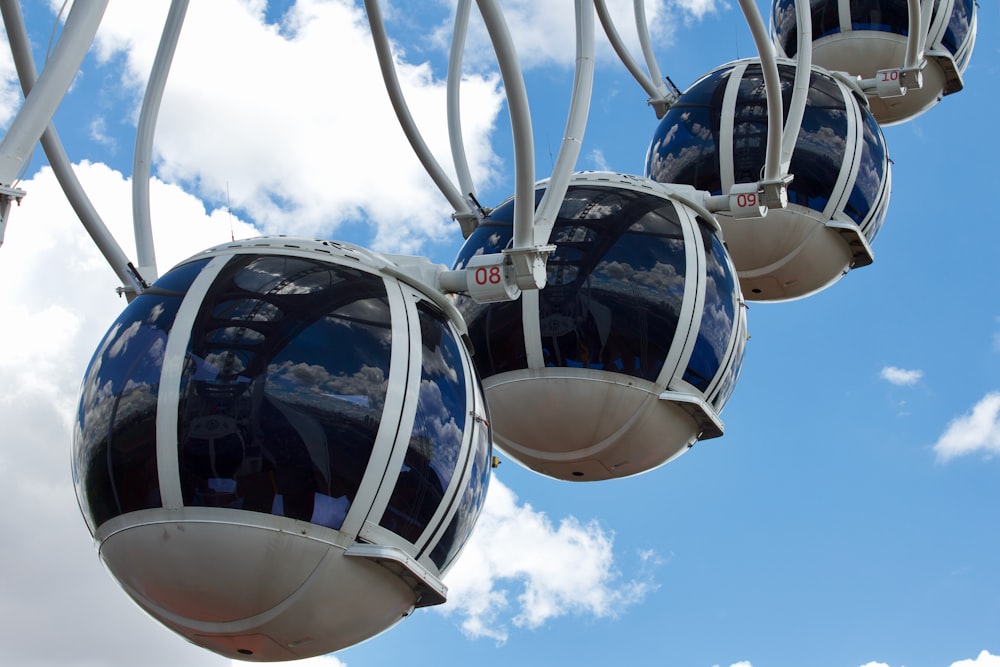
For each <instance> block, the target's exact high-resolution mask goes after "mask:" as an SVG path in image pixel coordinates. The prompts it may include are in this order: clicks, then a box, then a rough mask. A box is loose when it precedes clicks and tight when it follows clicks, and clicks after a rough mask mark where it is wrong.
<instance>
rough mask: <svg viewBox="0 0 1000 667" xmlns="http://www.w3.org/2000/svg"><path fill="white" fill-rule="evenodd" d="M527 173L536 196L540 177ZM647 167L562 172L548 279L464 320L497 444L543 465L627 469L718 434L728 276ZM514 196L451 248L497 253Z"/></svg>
mask: <svg viewBox="0 0 1000 667" xmlns="http://www.w3.org/2000/svg"><path fill="white" fill-rule="evenodd" d="M545 185H546V184H545V182H542V183H540V184H539V185H538V188H537V191H536V195H537V196H538V197H540V196H541V195H542V194H543V193H544V191H545ZM690 192H691V189H690V188H688V189H685V188H681V187H677V188H673V187H670V186H663V185H660V184H657V183H653V182H652V181H649V180H648V179H644V178H639V177H633V176H621V175H618V174H611V173H603V172H592V173H581V174H576V175H574V176H573V178H572V180H571V182H570V186H569V189H568V191H567V194H566V197H565V200H564V201H563V204H562V206H561V209H560V211H559V213H558V217H557V219H556V221H555V224H554V227H553V229H552V231H551V235H550V239H549V240H550V242H551V243H553V244H555V245H556V248H557V249H556V251H555V253H554V254H553V255H552V256H551V257H550V258H549V259H548V263H547V283H546V285H545V287H544V288H543V289H542V290H540V291H534V292H532V291H526V292H524V293H523V294H522V295H521V298H520V300H518V301H511V302H501V303H486V304H482V303H477V302H475V301H473V300H472V299H471V298H469V297H467V296H460V297H458V298H457V301H456V305H457V306H458V308H459V310H460V311H461V312H462V314H463V315H464V316H465V318H466V322H467V324H468V327H469V336H470V338H471V339H472V342H473V348H474V350H475V356H474V357H473V359H474V361H475V364H476V368H477V369H478V370H479V373H480V375H481V377H482V378H483V386H484V388H485V391H486V398H487V401H488V402H489V404H490V414H491V417H492V426H493V436H494V441H495V444H496V446H497V447H498V448H499V449H502V450H503V451H504V452H505V453H507V454H508V455H509V456H510V457H511V458H513V459H515V460H517V461H518V462H520V463H522V464H523V465H525V466H527V467H528V468H531V469H533V470H536V471H538V472H540V473H542V474H544V475H547V476H550V477H554V478H558V479H564V480H571V481H591V480H603V479H609V478H616V477H626V476H629V475H634V474H637V473H641V472H644V471H647V470H650V469H652V468H654V467H656V466H658V465H661V464H663V463H665V462H667V461H669V460H670V459H672V458H674V457H676V456H678V455H679V454H681V453H683V452H684V451H686V449H687V448H688V447H689V446H690V445H691V444H693V443H694V442H695V440H697V439H699V438H711V437H715V436H719V435H721V434H722V430H723V428H722V423H721V421H719V418H718V412H719V411H720V410H721V409H722V407H723V405H725V403H726V401H727V400H728V399H729V396H730V394H731V392H732V390H733V387H734V386H735V384H736V381H737V378H738V376H739V370H740V368H741V366H742V362H743V352H744V345H745V342H746V318H745V312H744V307H743V303H742V298H741V295H740V291H739V285H738V283H737V280H736V275H735V271H734V269H733V267H732V264H731V262H730V260H729V256H728V254H727V253H726V250H725V248H724V246H723V244H722V240H721V238H720V236H719V234H718V228H717V225H716V223H715V220H714V218H713V217H712V216H711V214H710V213H707V212H704V215H702V214H700V213H699V212H698V211H696V210H694V209H693V208H692V207H690V206H688V205H687V204H685V203H684V201H683V199H682V196H681V195H679V194H678V193H688V195H690ZM512 221H513V200H508V201H507V202H505V203H503V204H501V205H500V206H499V207H498V208H496V209H495V210H493V211H492V212H491V213H490V215H489V216H488V217H487V218H486V219H485V220H484V221H483V222H482V224H481V225H480V226H479V227H478V228H477V229H476V230H475V232H474V233H473V234H472V235H471V236H470V237H469V238H468V240H467V241H466V243H465V245H464V246H463V248H462V250H461V251H460V253H459V255H458V258H457V260H456V262H455V268H456V269H462V268H464V267H465V266H466V265H467V263H468V262H469V260H470V259H471V258H473V257H475V256H476V255H480V254H491V253H498V252H501V251H502V250H503V249H504V248H505V247H507V245H508V244H509V243H510V241H511V239H512V235H513V225H512Z"/></svg>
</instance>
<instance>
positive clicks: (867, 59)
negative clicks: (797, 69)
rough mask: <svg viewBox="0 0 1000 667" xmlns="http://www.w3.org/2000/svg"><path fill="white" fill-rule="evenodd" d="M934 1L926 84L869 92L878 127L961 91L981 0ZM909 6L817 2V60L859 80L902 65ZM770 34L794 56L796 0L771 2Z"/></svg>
mask: <svg viewBox="0 0 1000 667" xmlns="http://www.w3.org/2000/svg"><path fill="white" fill-rule="evenodd" d="M932 1H934V9H933V12H932V15H931V20H930V23H929V25H927V26H926V30H925V34H926V40H927V41H926V45H925V48H924V53H925V57H926V60H927V65H926V67H925V68H924V69H923V72H922V76H923V85H922V86H921V87H920V88H913V87H910V88H908V89H907V91H906V94H905V95H902V96H895V97H882V98H880V97H879V96H878V95H870V96H869V102H870V104H871V110H872V114H874V116H875V119H876V120H877V121H878V122H879V123H880V124H881V125H892V124H895V123H900V122H903V121H906V120H909V119H911V118H914V117H916V116H918V115H920V114H922V113H924V112H925V111H927V110H928V109H930V108H931V107H933V106H934V105H936V104H937V103H938V102H939V101H940V100H941V98H942V97H944V96H945V95H950V94H952V93H956V92H958V91H960V90H961V89H962V88H963V82H962V74H963V73H964V72H965V68H966V66H967V65H968V63H969V58H970V57H971V56H972V49H973V47H974V46H975V42H976V2H975V0H932ZM906 5H907V3H906V0H812V1H811V2H810V9H811V16H812V36H813V39H812V44H813V64H815V65H818V66H820V67H824V68H826V69H828V70H833V71H840V72H848V73H850V74H852V75H855V76H859V77H861V78H862V79H873V78H875V77H876V73H877V72H878V71H879V70H887V69H891V68H896V67H901V66H902V65H903V62H904V58H905V56H906V40H907V35H909V32H910V28H909V23H910V21H909V16H908V14H907V8H906ZM771 39H772V42H773V43H774V46H775V50H776V51H777V53H778V55H781V56H787V57H789V58H793V57H795V55H796V53H797V52H798V41H797V40H798V25H797V21H796V17H795V0H772V4H771ZM880 76H882V75H880ZM884 76H889V75H888V74H886V75H884Z"/></svg>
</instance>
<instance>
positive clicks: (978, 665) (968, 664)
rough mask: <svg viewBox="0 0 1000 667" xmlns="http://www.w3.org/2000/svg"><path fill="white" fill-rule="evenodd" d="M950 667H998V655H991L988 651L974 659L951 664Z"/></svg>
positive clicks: (999, 663) (999, 656) (999, 660)
mask: <svg viewBox="0 0 1000 667" xmlns="http://www.w3.org/2000/svg"><path fill="white" fill-rule="evenodd" d="M951 667H1000V655H993V654H991V653H990V652H989V651H982V652H980V654H979V655H978V656H976V657H975V658H968V659H966V660H959V661H958V662H953V663H951Z"/></svg>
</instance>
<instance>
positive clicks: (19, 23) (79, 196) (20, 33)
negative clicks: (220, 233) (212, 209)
mask: <svg viewBox="0 0 1000 667" xmlns="http://www.w3.org/2000/svg"><path fill="white" fill-rule="evenodd" d="M0 13H2V15H3V24H4V27H5V28H6V30H7V38H8V41H9V42H10V48H11V53H12V55H13V56H14V65H15V67H16V68H17V74H18V78H20V80H21V87H22V89H23V90H24V94H25V96H27V95H28V93H29V92H30V91H31V89H32V86H34V85H35V80H36V79H37V71H36V69H35V61H34V57H33V56H32V54H31V43H30V42H29V40H28V33H27V31H26V30H25V27H24V19H23V17H22V16H21V7H20V3H18V2H16V1H13V0H2V1H0ZM42 148H43V149H44V150H45V155H46V156H47V157H48V159H49V164H50V165H51V166H52V171H53V173H55V175H56V180H58V181H59V185H60V186H61V187H62V189H63V192H64V193H65V194H66V199H67V200H69V203H70V205H71V206H72V207H73V210H74V211H75V212H76V215H77V217H78V218H80V222H81V223H83V226H84V228H85V229H86V230H87V232H88V233H89V234H90V238H91V239H93V241H94V243H95V244H96V245H97V248H98V250H100V251H101V254H103V255H104V259H105V260H107V262H108V264H110V265H111V268H112V270H114V272H115V274H116V275H117V276H118V278H119V280H121V281H122V285H123V288H122V290H123V291H124V292H125V294H126V295H127V296H128V297H129V298H130V300H131V297H134V296H135V295H138V294H141V293H142V291H143V290H144V289H145V287H146V285H145V282H144V281H143V279H142V277H141V276H140V275H139V274H138V273H137V272H136V269H135V267H134V266H133V265H132V262H130V261H129V259H128V257H127V256H126V255H125V253H124V251H122V249H121V246H119V245H118V242H117V241H115V238H114V237H113V236H112V235H111V232H110V231H109V230H108V228H107V226H105V224H104V221H103V220H101V217H100V215H98V213H97V211H96V209H95V208H94V205H93V204H92V203H91V201H90V199H89V198H88V197H87V194H86V192H84V190H83V186H82V185H81V184H80V181H79V180H78V179H77V177H76V174H75V173H73V168H72V166H71V165H70V161H69V158H68V157H67V155H66V151H65V150H64V149H63V146H62V142H61V141H60V140H59V135H58V134H56V130H55V127H53V125H52V124H51V123H49V125H48V127H47V128H46V129H45V133H44V134H42Z"/></svg>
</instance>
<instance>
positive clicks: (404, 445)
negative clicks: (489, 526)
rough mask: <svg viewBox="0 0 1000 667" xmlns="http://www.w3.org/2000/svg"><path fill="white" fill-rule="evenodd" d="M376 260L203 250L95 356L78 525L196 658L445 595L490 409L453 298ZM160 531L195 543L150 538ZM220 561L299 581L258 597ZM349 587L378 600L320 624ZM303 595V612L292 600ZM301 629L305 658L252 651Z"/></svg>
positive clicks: (380, 621)
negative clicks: (238, 628) (231, 622)
mask: <svg viewBox="0 0 1000 667" xmlns="http://www.w3.org/2000/svg"><path fill="white" fill-rule="evenodd" d="M384 264H385V261H384V260H381V261H379V260H377V259H373V258H372V256H370V255H369V254H366V252H365V251H361V250H360V249H351V248H347V247H345V246H341V245H335V244H325V243H321V242H306V241H301V242H300V241H295V242H290V241H287V240H284V239H282V240H277V241H273V242H271V241H267V240H263V241H260V240H258V241H256V242H253V243H244V244H233V245H232V246H230V247H227V248H225V249H216V250H214V251H209V252H208V253H206V254H205V255H203V256H201V257H199V258H196V259H194V260H192V261H190V262H188V263H185V264H182V265H180V266H179V267H177V268H176V269H174V270H173V271H171V272H169V273H167V274H166V275H164V276H163V277H162V278H161V279H160V280H159V281H157V283H156V284H155V285H154V286H153V287H152V288H150V289H148V290H147V291H145V292H144V293H143V294H141V295H140V296H138V297H137V298H136V299H135V300H134V301H133V302H132V303H131V304H129V306H128V307H127V308H126V310H125V311H124V312H123V313H122V315H121V316H120V317H119V318H118V320H117V321H116V322H115V323H114V324H113V325H112V327H111V329H110V330H109V332H108V334H107V335H106V336H105V338H104V340H103V341H102V342H101V345H100V346H99V348H98V350H97V352H96V353H95V355H94V358H93V360H92V361H91V364H90V366H89V368H88V370H87V373H86V376H85V378H84V382H83V387H82V390H81V399H80V406H79V410H78V413H77V425H76V429H75V438H74V453H73V462H74V465H73V470H74V479H75V482H76V488H77V496H78V498H79V501H80V506H81V508H82V510H83V514H84V517H85V519H86V520H87V523H88V526H89V527H90V530H91V532H92V533H93V534H94V535H95V537H96V538H97V540H98V542H99V543H100V545H101V555H102V557H103V558H104V559H105V561H106V562H107V563H108V565H109V568H110V569H111V570H112V572H113V573H114V574H115V576H116V577H117V578H118V579H119V580H120V581H121V582H122V584H123V587H124V588H125V589H126V591H128V592H129V593H130V594H131V595H133V597H134V598H135V599H136V601H137V602H139V604H140V605H142V606H143V607H144V608H146V609H147V611H150V613H152V614H153V615H154V616H156V617H157V618H159V619H160V620H161V621H163V622H165V623H166V624H167V625H168V626H170V627H172V628H173V629H175V630H176V631H178V632H180V633H181V634H184V635H185V636H187V637H189V638H190V639H191V640H192V641H194V642H195V643H198V644H200V645H203V646H207V647H208V648H211V649H213V650H216V651H218V652H220V653H223V654H224V655H232V656H234V657H238V656H246V655H254V656H256V657H257V659H289V658H291V657H305V656H306V655H317V654H318V653H317V652H319V653H327V652H329V651H331V650H335V649H334V648H331V646H334V645H337V647H343V646H346V645H349V644H351V643H355V642H356V641H360V640H361V639H364V638H366V637H367V636H371V635H372V634H375V633H377V632H381V631H382V630H384V629H385V628H386V627H388V625H391V624H392V623H394V622H396V621H397V620H399V618H401V617H402V616H403V615H405V614H406V613H409V612H408V609H410V608H412V607H413V606H425V605H428V604H435V603H440V602H442V601H443V600H444V587H443V585H441V584H440V581H439V577H440V575H441V574H442V573H443V572H444V571H445V570H446V569H447V568H448V567H449V566H450V564H451V563H452V562H453V561H454V559H455V558H456V557H457V555H458V554H459V553H460V551H461V549H462V547H463V546H464V544H465V542H466V540H467V539H468V537H469V535H470V533H471V530H472V527H473V526H474V524H475V521H476V518H477V517H478V515H479V512H480V510H481V508H482V504H483V502H484V499H485V492H486V487H487V484H488V481H489V476H490V458H491V457H490V447H491V438H490V435H489V431H488V426H487V424H488V421H487V414H486V407H485V401H484V398H483V395H482V388H481V386H480V383H479V380H478V377H477V375H476V373H475V371H474V369H473V367H472V365H471V360H470V358H469V354H468V352H467V350H466V349H465V345H464V343H463V342H462V332H461V331H460V330H459V329H458V328H456V326H461V327H463V328H464V325H463V324H462V322H461V319H460V316H459V315H458V313H457V312H456V311H454V309H453V307H452V306H451V304H450V302H448V301H446V300H445V299H443V298H441V297H440V295H439V294H437V293H436V292H435V291H434V290H433V289H432V288H424V286H422V285H420V284H419V283H417V282H416V281H414V282H412V283H407V282H403V281H401V280H398V279H396V278H393V277H389V276H387V275H383V274H381V273H380V272H379V271H378V266H379V265H384ZM411 323H412V324H411ZM168 526H175V527H176V528H177V530H178V537H177V539H176V540H174V542H179V543H182V544H183V543H184V540H188V542H187V543H186V546H184V547H183V548H181V547H177V549H178V551H177V552H176V553H171V552H170V551H169V549H164V550H162V551H158V550H156V549H153V547H152V546H149V545H147V544H146V541H147V540H148V537H145V535H146V533H147V532H149V531H150V530H152V531H154V532H155V531H156V530H169V528H167V527H168ZM212 526H214V527H215V528H212ZM157 527H159V528H157ZM275 531H278V532H275ZM278 535H280V536H283V537H282V538H281V540H279V542H282V543H285V542H287V544H283V546H282V548H277V547H275V540H277V539H278V538H277V536H278ZM155 544H156V542H154V543H153V546H155ZM146 549H150V550H151V552H150V553H148V554H145V557H144V558H137V555H138V554H139V553H141V552H143V551H144V550H146ZM255 549H260V550H261V551H260V552H259V553H255V552H254V550H255ZM331 550H332V551H331ZM333 553H336V554H338V555H339V556H343V558H339V559H334V558H332V554H333ZM209 554H211V555H212V559H213V561H212V562H213V563H215V562H216V561H218V563H219V565H217V567H219V568H221V571H219V572H215V573H212V574H211V577H209V573H211V568H203V567H202V566H201V565H200V563H199V558H200V557H208V556H209ZM226 554H228V555H229V556H230V557H231V558H233V559H243V561H241V562H244V561H245V562H249V563H253V564H254V565H255V566H256V567H257V568H260V571H259V572H258V573H257V576H260V577H263V578H272V579H274V580H277V581H281V580H282V579H281V577H282V574H281V573H282V572H283V570H284V571H285V572H284V576H286V577H287V578H288V581H285V582H284V583H283V584H281V586H278V588H281V590H277V589H275V590H274V591H272V592H271V595H270V597H269V596H268V595H266V594H261V592H260V591H259V590H258V591H256V592H254V589H255V588H258V587H259V585H258V584H256V583H254V582H253V581H242V582H241V581H234V580H233V578H234V577H236V576H237V574H234V573H239V574H242V575H248V574H251V572H250V571H247V570H246V568H242V567H237V566H235V561H233V562H230V563H229V564H228V565H229V566H230V568H227V567H225V561H226ZM293 555H295V558H297V559H298V560H295V558H292V556H293ZM278 556H281V558H279V559H278V561H276V562H271V560H272V559H274V558H277V557H278ZM350 556H356V558H349V557H350ZM317 559H318V560H317ZM369 562H370V563H372V565H367V564H365V563H369ZM376 563H392V564H393V565H392V566H385V567H384V566H382V565H377V564H376ZM213 567H216V566H213ZM248 567H249V566H248ZM265 568H266V570H265ZM358 568H361V569H360V571H357V572H355V570H358ZM372 568H373V569H372ZM272 569H273V570H274V572H273V574H272V572H271V570H272ZM290 572H291V573H290ZM295 572H297V573H295ZM165 577H166V578H167V579H169V581H170V583H169V585H168V584H167V581H166V579H165ZM349 577H353V578H355V579H356V581H354V580H352V583H351V584H350V585H348V586H347V587H348V588H350V586H368V587H369V588H370V591H369V593H368V594H367V596H368V597H367V598H366V600H367V601H366V603H365V604H362V605H359V606H357V607H356V606H355V603H354V602H353V601H352V602H351V603H350V604H343V605H340V607H341V610H340V612H339V615H338V614H337V613H331V612H330V611H329V610H327V611H324V612H323V613H322V614H319V613H318V612H317V610H316V608H315V605H316V604H319V602H317V601H318V600H322V598H323V597H324V596H329V595H330V594H331V591H330V588H329V587H330V583H329V582H328V583H326V584H323V583H322V582H321V581H317V580H322V579H324V578H326V579H329V580H330V581H331V582H335V585H336V587H337V588H338V589H340V588H342V587H343V586H345V583H344V580H345V579H346V578H349ZM372 579H375V580H378V581H376V582H373V581H372ZM386 580H388V581H386ZM366 581H367V583H363V582H366ZM274 585H275V584H267V585H266V586H265V588H266V587H267V586H274ZM186 587H187V588H186ZM240 587H243V588H245V589H246V590H247V591H250V592H248V593H247V594H246V596H247V597H246V599H243V598H241V597H240V596H241V595H242V594H241V593H239V592H235V591H237V590H238V589H239V588H240ZM168 588H169V590H168ZM311 589H315V590H314V591H313V590H311ZM324 589H325V590H324ZM379 590H382V591H383V594H384V599H383V600H381V601H380V600H379ZM306 591H308V592H306ZM293 594H294V595H295V596H296V599H297V600H300V603H297V605H290V606H289V605H287V603H285V602H282V600H285V599H286V598H288V596H289V595H293ZM188 595H190V596H193V597H191V598H188V597H187V596H188ZM213 596H215V597H213ZM346 599H351V598H346ZM261 600H269V602H268V603H269V604H278V605H284V606H288V608H287V609H285V611H283V612H281V613H274V611H275V610H274V609H270V608H268V607H267V605H264V606H260V605H263V604H264V603H262V602H261ZM324 604H328V603H324ZM213 605H214V607H213ZM366 613H367V614H368V616H366ZM255 614H261V615H263V616H265V617H267V618H266V619H262V620H261V626H260V627H254V626H253V624H252V623H250V624H248V626H247V628H244V630H243V631H242V634H241V633H236V634H237V635H238V636H234V635H233V631H232V629H231V628H228V627H227V626H226V624H225V623H224V622H223V623H221V624H220V626H219V628H217V629H216V630H215V631H212V629H211V627H212V622H219V621H225V619H226V618H227V617H229V616H231V617H233V618H250V617H253V616H254V615H255ZM310 615H312V616H314V617H315V618H313V619H312V620H302V619H305V618H306V617H309V616H310ZM179 618H180V619H182V620H178V619H179ZM366 618H367V619H368V620H367V621H366V620H365V619H366ZM183 619H189V623H188V624H187V625H186V624H185V623H186V621H185V620H183ZM296 619H297V620H296ZM347 619H350V620H347ZM293 620H294V621H295V622H296V623H302V625H301V627H300V628H299V629H293V626H294V623H292V621H293ZM285 624H287V627H286V625H285ZM341 626H343V628H347V629H342V627H341ZM309 628H312V629H311V630H309ZM250 630H252V632H251V631H250ZM305 631H309V632H314V633H316V634H315V636H317V637H319V636H322V637H324V639H323V640H322V641H311V642H309V645H308V646H306V645H303V646H302V648H301V650H299V649H290V648H288V647H287V644H288V642H286V643H285V645H284V648H282V649H281V650H278V649H277V648H275V647H270V645H267V646H262V645H261V643H260V641H258V639H255V637H258V636H260V635H263V634H266V635H268V636H269V637H270V636H273V635H282V636H284V637H285V639H288V636H287V633H292V634H296V638H298V639H300V638H301V636H300V635H299V633H302V632H305ZM296 638H292V639H288V641H289V642H291V643H294V641H296ZM265 644H266V642H265ZM246 651H250V653H247V652H246ZM265 656H266V657H265Z"/></svg>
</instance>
